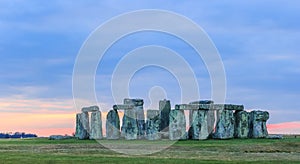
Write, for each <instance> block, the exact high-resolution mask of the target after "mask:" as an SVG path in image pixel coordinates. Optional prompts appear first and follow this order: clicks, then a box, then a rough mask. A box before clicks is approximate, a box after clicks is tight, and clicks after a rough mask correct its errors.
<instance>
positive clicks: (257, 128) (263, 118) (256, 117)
mask: <svg viewBox="0 0 300 164" xmlns="http://www.w3.org/2000/svg"><path fill="white" fill-rule="evenodd" d="M268 119H269V113H268V112H267V111H259V110H258V111H252V112H250V132H249V133H250V137H251V138H265V137H267V136H268V130H267V126H266V122H267V120H268Z"/></svg>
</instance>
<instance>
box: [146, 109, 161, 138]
mask: <svg viewBox="0 0 300 164" xmlns="http://www.w3.org/2000/svg"><path fill="white" fill-rule="evenodd" d="M160 123H161V122H160V117H159V111H158V110H148V111H147V121H146V138H147V139H148V140H159V139H160V135H159V128H160Z"/></svg>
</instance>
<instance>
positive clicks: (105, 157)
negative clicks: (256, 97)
mask: <svg viewBox="0 0 300 164" xmlns="http://www.w3.org/2000/svg"><path fill="white" fill-rule="evenodd" d="M99 142H100V143H102V145H101V144H99V143H98V142H97V141H95V140H76V139H68V140H48V139H46V138H36V139H2V140H0V163H189V164H191V163H258V162H261V163H300V137H298V138H292V137H290V138H284V139H281V140H272V139H231V140H205V141H190V140H189V141H177V142H176V143H174V144H173V145H171V146H170V143H171V142H170V141H140V140H139V141H124V140H118V141H109V140H101V141H99ZM103 145H106V146H107V145H108V146H109V147H111V148H114V149H118V150H122V151H123V152H130V151H133V149H136V147H134V146H137V147H138V148H139V149H138V150H137V152H143V151H146V150H148V151H149V150H152V149H153V150H155V148H157V147H164V146H165V147H166V148H165V149H164V150H162V151H159V152H156V153H153V154H145V155H128V154H122V153H118V152H115V151H113V150H110V149H107V148H106V147H104V146H103ZM132 145H133V146H132Z"/></svg>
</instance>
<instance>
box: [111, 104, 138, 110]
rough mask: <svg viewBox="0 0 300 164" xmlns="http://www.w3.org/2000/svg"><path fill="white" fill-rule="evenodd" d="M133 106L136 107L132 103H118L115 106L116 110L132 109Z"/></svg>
mask: <svg viewBox="0 0 300 164" xmlns="http://www.w3.org/2000/svg"><path fill="white" fill-rule="evenodd" d="M133 108H134V105H132V104H118V105H114V106H113V109H114V110H131V109H133Z"/></svg>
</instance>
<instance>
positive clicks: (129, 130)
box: [121, 109, 138, 140]
mask: <svg viewBox="0 0 300 164" xmlns="http://www.w3.org/2000/svg"><path fill="white" fill-rule="evenodd" d="M121 136H122V137H125V139H126V140H135V139H137V138H138V125H137V120H136V111H135V110H132V109H131V110H124V116H123V125H122V128H121Z"/></svg>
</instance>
